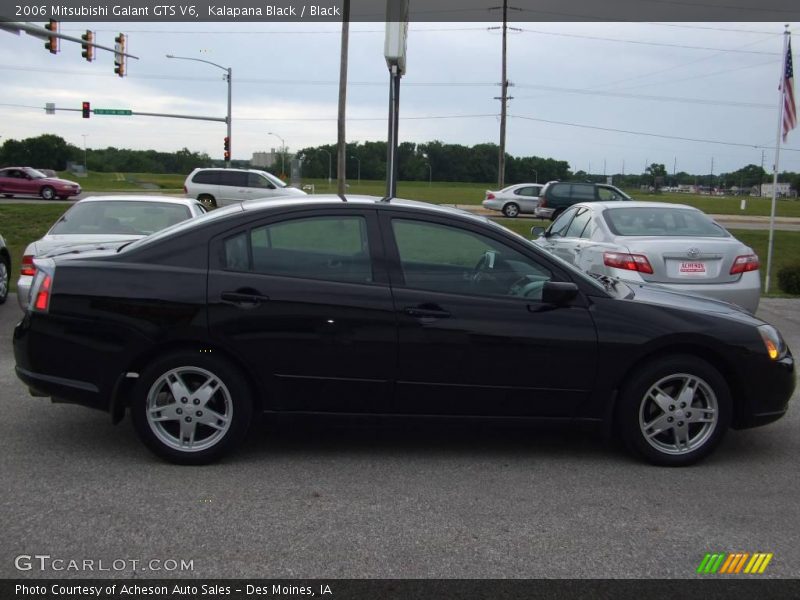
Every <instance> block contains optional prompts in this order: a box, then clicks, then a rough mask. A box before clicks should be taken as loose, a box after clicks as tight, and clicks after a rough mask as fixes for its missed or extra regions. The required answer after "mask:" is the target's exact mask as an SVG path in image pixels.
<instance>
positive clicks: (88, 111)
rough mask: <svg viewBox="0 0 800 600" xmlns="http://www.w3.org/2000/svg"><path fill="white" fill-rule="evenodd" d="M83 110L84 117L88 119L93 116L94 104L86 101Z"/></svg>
mask: <svg viewBox="0 0 800 600" xmlns="http://www.w3.org/2000/svg"><path fill="white" fill-rule="evenodd" d="M81 110H82V111H83V118H84V119H88V118H89V117H90V116H92V105H91V104H90V103H88V102H84V103H83V106H82V107H81Z"/></svg>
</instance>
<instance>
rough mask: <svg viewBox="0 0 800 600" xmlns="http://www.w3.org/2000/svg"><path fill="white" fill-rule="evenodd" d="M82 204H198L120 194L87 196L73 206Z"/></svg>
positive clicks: (163, 197) (166, 197)
mask: <svg viewBox="0 0 800 600" xmlns="http://www.w3.org/2000/svg"><path fill="white" fill-rule="evenodd" d="M84 202H162V203H168V204H181V205H184V206H185V205H187V204H198V201H197V200H195V199H194V198H178V197H176V196H156V195H149V196H148V195H146V194H120V195H115V196H87V197H86V198H82V199H80V200H78V201H77V202H76V203H75V204H82V203H84Z"/></svg>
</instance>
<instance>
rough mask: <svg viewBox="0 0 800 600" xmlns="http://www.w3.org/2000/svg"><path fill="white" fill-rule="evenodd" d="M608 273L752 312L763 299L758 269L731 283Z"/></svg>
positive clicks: (627, 272) (620, 270) (610, 270)
mask: <svg viewBox="0 0 800 600" xmlns="http://www.w3.org/2000/svg"><path fill="white" fill-rule="evenodd" d="M607 271H608V274H609V275H612V276H614V277H619V278H620V279H626V280H629V281H637V282H638V281H639V280H641V283H654V284H656V285H658V286H661V287H664V288H666V289H669V290H674V291H676V292H682V293H684V294H692V295H694V296H705V297H706V298H711V299H713V300H721V301H723V302H729V303H731V304H735V305H736V306H741V307H742V308H744V309H745V310H746V311H748V312H750V313H751V314H755V312H756V310H758V303H759V301H760V300H761V281H760V280H759V272H758V271H750V272H749V273H743V274H742V276H741V277H740V278H739V280H738V281H732V282H730V283H660V282H647V281H645V280H644V279H641V275H639V274H638V273H635V272H632V271H625V270H622V269H612V268H607Z"/></svg>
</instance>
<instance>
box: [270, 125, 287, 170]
mask: <svg viewBox="0 0 800 600" xmlns="http://www.w3.org/2000/svg"><path fill="white" fill-rule="evenodd" d="M267 135H274V136H275V137H276V138H278V139H279V140H280V141H281V144H282V146H281V175H286V163H285V162H284V155H285V154H286V142H285V141H284V139H283V138H282V137H281V136H279V135H278V134H277V133H272V132H271V131H268V132H267Z"/></svg>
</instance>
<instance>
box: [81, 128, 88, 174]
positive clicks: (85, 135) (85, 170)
mask: <svg viewBox="0 0 800 600" xmlns="http://www.w3.org/2000/svg"><path fill="white" fill-rule="evenodd" d="M88 135H89V134H88V133H82V134H81V137H82V138H83V172H84V173H86V174H87V175H88V174H89V169H88V168H86V138H87V136H88Z"/></svg>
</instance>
